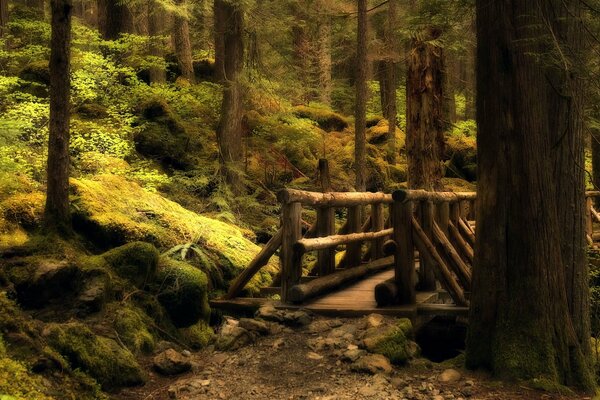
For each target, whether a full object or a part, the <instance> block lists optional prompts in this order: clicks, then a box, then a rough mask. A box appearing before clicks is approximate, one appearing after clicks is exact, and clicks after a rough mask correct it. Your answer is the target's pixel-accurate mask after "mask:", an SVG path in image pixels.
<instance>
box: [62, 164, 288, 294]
mask: <svg viewBox="0 0 600 400" xmlns="http://www.w3.org/2000/svg"><path fill="white" fill-rule="evenodd" d="M71 183H72V188H73V191H74V193H75V195H76V200H75V205H76V209H75V212H74V216H73V218H74V225H75V227H76V229H77V230H78V231H79V232H81V233H82V234H84V235H85V236H86V237H87V238H89V239H90V240H92V241H93V242H94V243H95V244H96V245H98V246H107V247H114V246H120V245H123V244H125V243H128V242H132V241H145V242H149V243H152V244H154V245H155V246H157V247H158V248H159V249H162V250H167V249H170V248H172V247H174V246H176V245H179V244H184V243H188V242H189V241H190V238H196V243H198V245H199V246H201V247H202V249H203V251H204V253H205V254H206V255H207V257H205V260H204V261H203V262H205V263H211V265H210V267H209V268H206V269H205V270H206V271H210V270H218V271H220V272H221V274H222V275H223V277H224V278H225V279H226V280H230V279H233V278H234V277H235V276H237V275H238V274H239V273H240V272H241V271H242V270H243V269H244V268H246V266H247V265H248V264H249V263H250V261H252V259H253V258H254V256H255V255H256V254H257V253H258V252H259V251H260V247H258V246H257V245H255V244H254V243H252V242H251V241H249V240H248V239H247V238H246V237H245V235H244V232H243V231H242V230H241V229H240V228H238V227H236V226H233V225H230V224H227V223H224V222H221V221H217V220H215V219H211V218H208V217H205V216H202V215H199V214H196V213H194V212H192V211H189V210H186V209H185V208H183V207H182V206H180V205H179V204H177V203H174V202H172V201H169V200H167V199H166V198H164V197H162V196H160V195H159V194H156V193H151V192H148V191H146V190H144V189H143V188H141V187H140V186H139V185H137V184H136V183H133V182H130V181H127V180H126V179H125V178H123V177H119V176H115V175H99V176H97V177H96V178H95V179H94V180H90V179H78V180H76V179H72V180H71ZM277 269H278V266H277V261H276V259H275V258H273V259H272V260H271V261H270V263H269V264H268V265H267V266H266V267H264V268H263V269H262V270H261V271H260V272H259V273H258V274H256V275H255V276H254V278H253V279H252V280H251V281H250V283H249V284H248V286H247V289H248V292H249V294H257V293H258V291H259V288H260V287H263V286H268V285H269V284H270V283H271V279H272V276H273V275H274V274H275V271H276V270H277ZM223 289H225V288H223Z"/></svg>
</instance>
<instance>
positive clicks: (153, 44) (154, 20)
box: [148, 0, 167, 83]
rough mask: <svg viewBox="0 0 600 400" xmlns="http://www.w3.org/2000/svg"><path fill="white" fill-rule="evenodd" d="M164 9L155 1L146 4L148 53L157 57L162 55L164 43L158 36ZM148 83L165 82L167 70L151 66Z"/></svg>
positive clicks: (163, 17)
mask: <svg viewBox="0 0 600 400" xmlns="http://www.w3.org/2000/svg"><path fill="white" fill-rule="evenodd" d="M164 12H165V11H164V10H163V9H162V7H160V5H159V4H157V3H156V1H154V0H152V1H150V2H149V4H148V36H150V37H151V40H150V46H149V47H150V48H149V53H150V55H151V56H154V57H157V58H159V59H160V58H163V57H164V43H163V40H162V39H160V38H159V37H160V36H161V35H163V34H164V29H165V15H164ZM149 75H150V83H165V82H166V81H167V72H166V70H165V69H164V68H161V67H151V68H150V71H149Z"/></svg>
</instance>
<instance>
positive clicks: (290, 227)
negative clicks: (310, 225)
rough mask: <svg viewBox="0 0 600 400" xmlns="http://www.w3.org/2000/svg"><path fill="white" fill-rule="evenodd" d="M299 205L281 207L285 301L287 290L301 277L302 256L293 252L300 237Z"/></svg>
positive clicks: (282, 286) (290, 204)
mask: <svg viewBox="0 0 600 400" xmlns="http://www.w3.org/2000/svg"><path fill="white" fill-rule="evenodd" d="M301 215H302V205H301V204H300V203H289V204H284V205H283V207H282V218H281V219H282V242H281V258H280V259H281V300H282V301H283V302H286V301H287V297H288V294H289V290H290V289H291V288H292V286H294V285H296V284H297V283H298V282H299V281H300V276H302V254H300V253H298V252H296V251H294V244H295V243H296V242H297V241H298V240H300V238H301V237H302V229H301V224H300V219H301Z"/></svg>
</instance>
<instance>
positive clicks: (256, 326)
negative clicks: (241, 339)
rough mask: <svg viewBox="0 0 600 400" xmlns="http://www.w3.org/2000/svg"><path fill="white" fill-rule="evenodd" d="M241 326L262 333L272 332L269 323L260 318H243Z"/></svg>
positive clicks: (240, 322)
mask: <svg viewBox="0 0 600 400" xmlns="http://www.w3.org/2000/svg"><path fill="white" fill-rule="evenodd" d="M239 326H240V328H244V329H246V330H247V331H250V332H256V333H259V334H261V335H268V334H269V332H270V329H269V325H267V324H266V323H265V321H261V320H260V319H251V318H241V319H240V321H239Z"/></svg>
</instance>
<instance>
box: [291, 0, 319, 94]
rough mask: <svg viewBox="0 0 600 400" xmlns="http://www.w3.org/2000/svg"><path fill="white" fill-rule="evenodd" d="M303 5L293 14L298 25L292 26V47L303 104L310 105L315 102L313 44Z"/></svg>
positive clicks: (295, 7)
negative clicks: (312, 62) (312, 64)
mask: <svg viewBox="0 0 600 400" xmlns="http://www.w3.org/2000/svg"><path fill="white" fill-rule="evenodd" d="M301 7H302V5H301V4H297V5H295V6H294V7H293V9H292V13H293V15H294V17H295V20H296V23H295V24H294V25H293V26H292V41H293V43H292V45H293V51H294V52H293V55H294V66H295V67H296V70H297V75H298V79H299V80H300V84H301V87H302V91H303V93H302V102H304V103H309V102H310V101H311V100H313V98H314V96H313V94H314V93H313V85H312V82H311V75H312V72H313V71H312V68H311V43H310V38H309V34H308V28H307V20H308V16H307V15H306V10H305V9H304V8H301Z"/></svg>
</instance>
